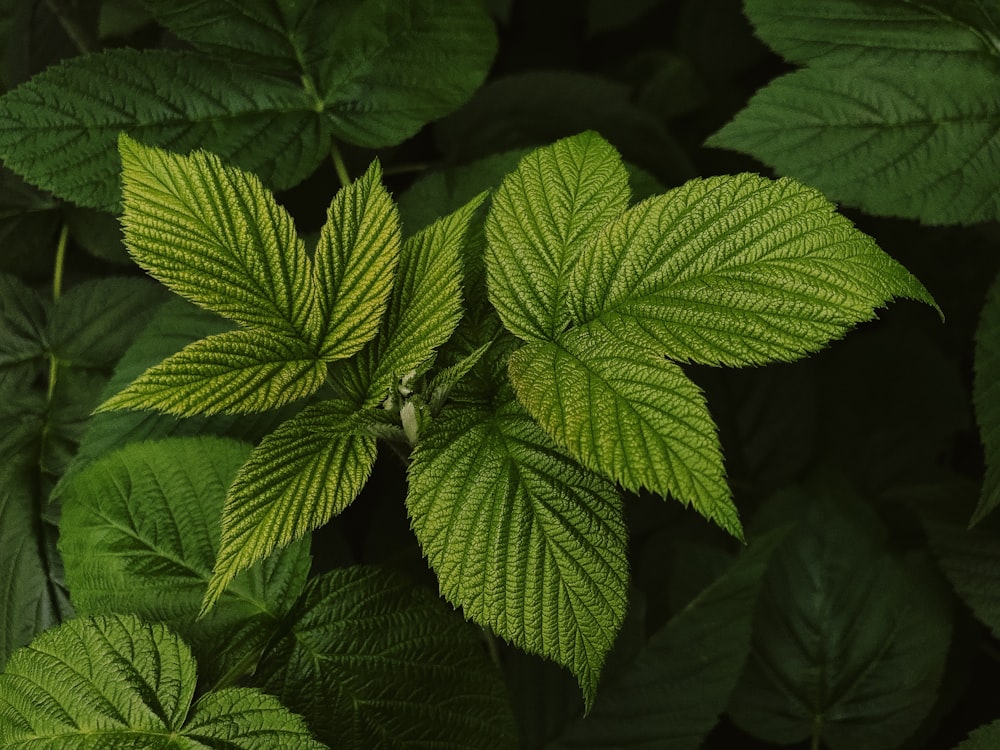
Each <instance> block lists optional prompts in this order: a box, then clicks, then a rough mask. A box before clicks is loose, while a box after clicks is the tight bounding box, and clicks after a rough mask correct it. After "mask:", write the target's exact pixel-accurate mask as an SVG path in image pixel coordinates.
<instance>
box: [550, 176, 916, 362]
mask: <svg viewBox="0 0 1000 750" xmlns="http://www.w3.org/2000/svg"><path fill="white" fill-rule="evenodd" d="M570 286H571V293H570V294H569V295H568V299H569V303H570V306H571V308H572V318H573V323H574V324H576V325H582V324H585V323H591V322H598V323H599V324H600V325H601V326H602V327H604V328H606V329H607V330H608V331H609V332H610V333H611V335H613V336H615V337H618V338H621V339H625V340H628V341H631V342H634V343H636V344H639V345H641V346H644V347H646V348H649V349H650V350H652V351H656V352H658V353H660V354H665V355H667V356H668V357H670V358H671V359H674V360H678V361H694V362H699V363H704V364H726V365H737V366H738V365H748V364H762V363H764V362H770V361H773V360H792V359H796V358H798V357H800V356H802V355H804V354H806V353H808V352H814V351H817V350H818V349H820V348H822V347H823V346H824V345H825V344H826V343H827V342H828V341H829V340H830V339H834V338H839V337H841V336H843V335H844V334H845V333H846V332H847V331H848V330H849V329H850V328H851V327H853V326H854V325H855V324H857V323H860V322H862V321H865V320H869V319H871V318H872V317H874V308H876V307H879V306H882V305H884V304H886V303H887V302H888V301H889V300H890V299H891V298H892V297H893V296H900V297H909V298H911V299H916V300H920V301H922V302H926V303H927V304H930V305H934V300H933V299H932V298H931V296H930V294H929V293H928V292H927V290H926V289H924V287H923V286H922V285H921V284H920V282H918V281H917V280H916V279H915V278H914V277H913V276H912V275H911V274H910V273H909V272H908V271H906V269H904V268H903V267H902V266H901V265H899V264H898V263H896V262H895V261H894V260H893V259H892V258H890V257H889V256H888V255H886V254H885V253H884V252H882V251H881V250H880V249H879V248H878V246H877V245H876V244H875V241H874V240H873V239H872V238H871V237H869V236H867V235H865V234H863V233H861V232H860V231H858V230H857V229H855V228H854V226H853V225H852V224H851V222H850V221H849V220H847V219H846V218H844V217H843V216H840V215H839V214H837V213H836V212H835V207H834V206H833V204H831V203H830V202H829V201H827V200H826V199H825V198H823V196H822V195H821V194H820V193H819V192H817V191H815V190H813V189H811V188H808V187H805V186H803V185H799V184H798V183H796V182H794V181H792V180H789V179H781V180H777V181H772V180H768V179H765V178H763V177H758V176H757V175H751V174H741V175H735V176H723V177H710V178H707V179H695V180H690V181H688V182H687V183H685V184H684V185H683V186H682V187H679V188H676V189H674V190H671V191H669V192H668V193H666V194H665V195H662V196H659V197H656V198H651V199H649V200H647V201H644V202H643V203H641V204H640V205H638V206H636V207H635V208H633V209H631V210H630V211H629V212H628V213H626V214H625V215H624V216H622V217H621V218H620V219H619V220H617V221H615V222H614V223H613V224H611V226H609V227H608V229H607V230H606V231H605V232H603V233H602V234H600V235H599V236H598V237H597V238H596V239H595V240H594V241H593V242H591V243H590V244H588V246H587V247H586V249H585V250H584V252H583V253H582V254H581V257H580V261H579V263H578V264H577V265H576V266H575V268H574V269H573V274H572V277H571V280H570Z"/></svg>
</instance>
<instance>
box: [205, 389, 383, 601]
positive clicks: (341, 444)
mask: <svg viewBox="0 0 1000 750" xmlns="http://www.w3.org/2000/svg"><path fill="white" fill-rule="evenodd" d="M375 454H376V445H375V438H374V437H372V436H371V435H370V434H368V433H367V431H366V429H365V422H364V419H363V417H362V416H361V415H359V414H358V413H357V412H356V411H354V408H353V407H352V405H351V404H347V403H345V402H341V401H323V402H320V403H318V404H314V405H312V406H308V407H306V408H305V409H303V410H302V411H301V412H300V413H299V414H297V415H296V416H294V417H292V418H291V419H289V420H288V421H287V422H285V423H284V424H282V425H281V426H280V427H279V428H278V429H277V430H275V431H274V432H273V433H271V434H270V435H268V436H267V437H266V438H264V440H262V441H261V443H260V445H258V446H257V447H256V448H254V450H253V452H251V454H250V458H249V459H248V460H247V462H246V463H245V464H244V465H243V467H242V468H241V469H240V470H239V472H238V473H237V474H236V478H235V479H234V480H233V483H232V486H231V487H230V488H229V493H228V494H227V496H226V505H225V508H224V510H223V511H222V544H221V547H220V549H219V555H218V558H217V559H216V562H215V569H214V571H213V573H212V580H211V581H210V582H209V585H208V591H207V593H206V594H205V599H204V602H203V604H202V614H204V613H206V612H208V611H209V609H210V608H211V607H212V606H213V605H214V604H215V602H216V601H217V600H218V599H219V597H220V596H221V595H222V592H223V591H224V590H225V588H226V587H227V586H228V585H229V582H230V581H232V580H233V578H234V576H235V575H236V574H237V573H239V572H240V571H241V570H244V569H246V568H248V567H250V566H251V565H253V564H255V563H257V562H258V561H260V560H263V559H265V558H266V557H267V556H268V555H270V554H271V553H272V552H273V551H274V550H275V549H276V548H280V547H286V546H288V545H289V544H291V543H292V542H293V541H294V540H296V539H298V538H300V537H302V536H303V535H305V534H306V533H307V532H309V531H312V530H313V529H315V528H318V527H319V526H322V525H323V524H324V523H326V522H327V521H329V520H330V518H331V517H332V516H334V515H336V514H337V513H340V512H341V511H342V510H343V509H344V508H346V507H347V506H348V505H350V504H351V503H352V502H353V501H354V498H356V497H357V496H358V493H359V492H361V489H362V488H363V487H364V485H365V482H367V481H368V476H369V474H370V473H371V470H372V466H373V465H374V463H375Z"/></svg>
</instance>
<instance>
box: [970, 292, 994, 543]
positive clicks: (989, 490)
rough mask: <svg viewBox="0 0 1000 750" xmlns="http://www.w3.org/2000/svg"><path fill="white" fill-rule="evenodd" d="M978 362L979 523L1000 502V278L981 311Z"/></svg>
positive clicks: (975, 519)
mask: <svg viewBox="0 0 1000 750" xmlns="http://www.w3.org/2000/svg"><path fill="white" fill-rule="evenodd" d="M974 365H975V381H974V383H973V394H972V395H973V403H974V405H975V409H976V422H977V423H978V424H979V434H980V437H981V439H982V443H983V449H984V452H985V460H986V476H985V477H984V478H983V489H982V494H981V495H980V498H979V505H978V506H977V507H976V511H975V513H973V515H972V522H973V523H976V522H978V521H981V520H982V519H983V518H985V517H986V516H987V515H989V514H990V513H991V512H992V511H993V510H995V509H996V507H997V506H998V505H1000V277H997V279H996V280H994V282H993V285H992V287H991V288H990V291H989V293H988V294H987V297H986V303H985V304H984V305H983V310H982V313H981V314H980V318H979V327H978V328H977V329H976V351H975V360H974Z"/></svg>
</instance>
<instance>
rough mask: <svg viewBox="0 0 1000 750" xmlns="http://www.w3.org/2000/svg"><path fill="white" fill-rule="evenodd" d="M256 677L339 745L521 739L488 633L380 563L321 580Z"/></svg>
mask: <svg viewBox="0 0 1000 750" xmlns="http://www.w3.org/2000/svg"><path fill="white" fill-rule="evenodd" d="M254 682H255V684H257V685H259V686H260V687H261V688H262V689H264V690H266V691H268V692H270V693H272V694H273V695H275V696H277V697H278V698H279V699H280V700H281V702H282V703H283V704H284V705H287V706H288V707H289V708H291V709H292V710H294V711H296V712H298V713H301V714H302V715H303V716H304V717H305V718H306V720H307V721H308V722H309V724H310V726H311V727H312V728H313V729H314V730H315V732H316V734H317V736H318V737H319V738H320V739H321V740H323V741H325V742H327V743H329V744H330V746H331V747H337V748H343V749H344V750H369V749H372V750H374V749H375V748H393V749H394V750H397V749H398V750H405V749H406V748H420V747H447V748H450V749H453V750H493V749H496V750H499V749H500V748H514V747H516V742H515V733H514V726H513V717H512V716H511V712H510V706H509V704H508V701H507V695H506V691H505V688H504V684H503V680H502V679H501V675H500V671H499V670H498V669H497V668H496V666H495V665H493V664H492V663H491V662H490V660H489V657H488V655H487V653H486V651H485V650H484V648H483V643H482V636H481V634H479V633H477V632H476V629H475V628H474V627H473V626H471V625H469V624H468V623H466V622H464V621H463V620H462V618H461V617H460V616H459V615H458V613H456V612H453V611H451V610H450V608H449V607H447V606H445V605H444V604H443V603H442V602H441V601H440V600H439V599H437V597H435V596H434V595H433V594H431V593H430V592H428V591H426V590H423V589H420V588H418V587H415V586H414V584H413V583H412V582H410V581H407V580H406V579H404V578H402V577H401V576H399V575H397V574H394V573H390V572H388V571H384V570H380V569H377V568H369V567H360V566H354V567H350V568H341V569H338V570H333V571H330V572H329V573H325V574H324V575H322V576H319V577H316V578H313V579H312V580H311V581H310V582H309V586H308V588H307V590H306V592H305V593H304V594H303V596H302V599H301V600H300V602H299V604H298V605H297V606H296V607H295V609H294V610H293V612H292V613H291V614H290V616H289V631H288V634H287V635H286V636H285V637H284V638H282V639H281V640H280V641H278V642H277V643H276V644H275V645H274V646H273V647H272V648H271V649H270V650H269V651H268V653H267V655H266V657H265V658H264V660H263V662H262V663H261V665H260V668H259V670H258V672H257V674H256V675H255V677H254Z"/></svg>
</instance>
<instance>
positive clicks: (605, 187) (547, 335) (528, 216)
mask: <svg viewBox="0 0 1000 750" xmlns="http://www.w3.org/2000/svg"><path fill="white" fill-rule="evenodd" d="M628 199H629V188H628V174H627V172H626V171H625V167H624V165H623V164H622V161H621V158H620V157H619V156H618V153H617V152H616V151H615V150H614V148H612V147H611V145H610V144H609V143H608V142H607V141H605V140H604V139H603V138H601V137H600V136H599V135H597V133H594V132H587V133H583V134H581V135H579V136H576V137H573V138H565V139H563V140H561V141H557V142H556V143H554V144H553V145H551V146H548V147H545V148H540V149H536V150H535V151H532V152H531V153H529V154H528V155H527V156H525V157H524V158H523V159H522V160H521V161H520V163H519V164H518V166H517V169H515V170H514V172H512V173H511V174H510V175H508V176H507V178H506V179H504V181H503V182H502V183H501V185H500V187H499V188H498V189H497V191H496V192H495V193H494V195H493V202H492V205H491V207H490V213H489V217H488V218H487V220H486V237H487V240H488V242H489V244H488V246H487V250H486V268H487V281H488V284H489V290H490V301H491V302H492V303H493V305H494V307H496V309H497V312H499V313H500V318H501V319H502V320H503V322H504V325H505V326H506V327H507V328H508V330H510V331H511V332H512V333H515V334H517V335H518V336H520V337H521V338H524V339H528V340H533V339H552V338H554V337H555V336H557V335H558V334H559V333H560V332H561V331H562V330H563V329H564V328H565V327H566V325H567V324H568V323H569V315H568V310H567V309H566V297H567V290H568V286H569V276H570V272H571V271H572V269H573V267H574V266H575V265H576V263H577V260H578V259H579V257H580V254H581V253H582V252H583V248H584V247H585V246H586V245H587V244H588V243H589V242H590V241H592V240H593V238H594V237H595V236H596V235H597V234H598V233H599V232H600V231H601V230H602V229H603V228H604V226H605V225H606V224H608V223H609V222H610V221H611V220H612V219H615V218H617V217H618V216H619V214H621V213H622V212H623V211H624V210H625V208H626V206H627V205H628Z"/></svg>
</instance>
